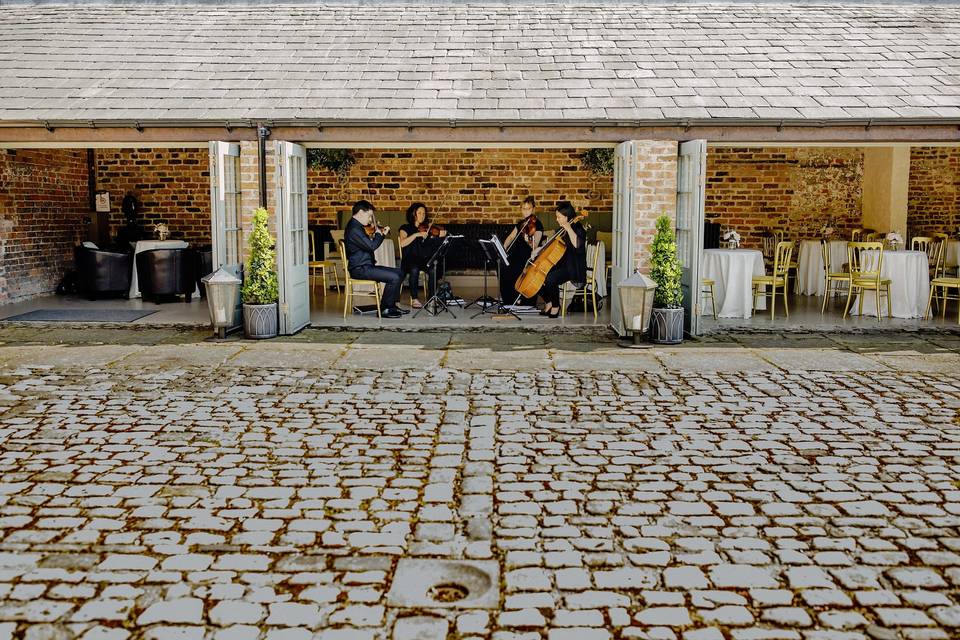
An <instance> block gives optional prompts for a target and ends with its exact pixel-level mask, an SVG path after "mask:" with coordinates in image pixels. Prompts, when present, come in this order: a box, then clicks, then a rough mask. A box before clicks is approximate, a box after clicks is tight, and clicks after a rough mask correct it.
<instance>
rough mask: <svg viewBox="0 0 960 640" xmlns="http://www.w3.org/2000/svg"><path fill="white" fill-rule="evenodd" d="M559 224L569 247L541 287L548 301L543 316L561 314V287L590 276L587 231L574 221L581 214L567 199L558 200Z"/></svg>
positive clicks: (555, 316)
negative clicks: (572, 221)
mask: <svg viewBox="0 0 960 640" xmlns="http://www.w3.org/2000/svg"><path fill="white" fill-rule="evenodd" d="M556 216H557V225H558V226H559V227H560V229H562V230H563V231H564V232H565V233H566V237H565V238H564V239H565V240H566V243H567V245H566V250H565V251H564V254H563V257H562V258H561V259H560V261H559V262H557V264H555V265H554V266H553V268H552V269H551V270H550V272H549V273H548V274H547V277H546V280H544V283H543V287H542V288H541V289H540V296H541V297H542V298H543V301H544V302H545V304H544V307H543V310H542V311H541V312H540V315H542V316H549V317H551V318H557V317H559V316H560V287H561V286H562V285H563V284H564V283H566V282H577V283H581V282H584V281H585V280H586V278H587V230H586V229H584V227H583V225H582V224H580V223H579V222H574V223H572V224H571V222H570V221H571V220H572V219H573V218H575V217H576V216H577V212H576V210H575V209H574V208H573V205H572V204H570V203H569V202H567V201H566V200H561V201H560V202H558V203H557V212H556Z"/></svg>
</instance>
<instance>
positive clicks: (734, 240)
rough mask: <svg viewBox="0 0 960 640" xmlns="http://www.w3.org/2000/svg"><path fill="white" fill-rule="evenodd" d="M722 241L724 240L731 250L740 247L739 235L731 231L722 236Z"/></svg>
mask: <svg viewBox="0 0 960 640" xmlns="http://www.w3.org/2000/svg"><path fill="white" fill-rule="evenodd" d="M723 239H724V240H726V242H727V244H728V245H729V246H730V248H731V249H736V248H737V247H739V246H740V234H739V233H737V232H736V231H734V230H733V229H730V230H729V231H727V232H726V233H725V234H723Z"/></svg>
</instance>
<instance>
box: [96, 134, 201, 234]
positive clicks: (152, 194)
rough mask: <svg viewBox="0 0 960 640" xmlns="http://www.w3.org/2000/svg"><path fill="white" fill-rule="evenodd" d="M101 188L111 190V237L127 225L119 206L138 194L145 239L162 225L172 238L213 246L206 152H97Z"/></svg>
mask: <svg viewBox="0 0 960 640" xmlns="http://www.w3.org/2000/svg"><path fill="white" fill-rule="evenodd" d="M96 154H97V189H98V190H106V191H109V192H110V207H111V212H110V234H111V237H112V238H115V237H116V234H117V232H118V231H119V229H120V227H122V226H123V224H124V218H123V212H122V211H121V210H120V204H121V203H122V202H123V197H124V196H125V195H126V194H127V192H128V191H136V193H137V195H138V198H139V200H140V204H141V206H142V210H141V214H140V223H141V226H142V227H143V232H144V234H145V235H146V236H147V237H151V238H152V237H154V231H153V225H155V224H157V223H159V222H164V223H166V225H167V227H168V228H169V229H170V234H171V237H174V238H181V239H183V240H186V241H187V242H190V243H193V244H209V243H210V165H209V152H208V150H207V149H200V148H191V149H162V148H161V149H97V150H96Z"/></svg>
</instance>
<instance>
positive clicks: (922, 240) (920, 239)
mask: <svg viewBox="0 0 960 640" xmlns="http://www.w3.org/2000/svg"><path fill="white" fill-rule="evenodd" d="M932 244H933V238H932V237H931V236H913V239H912V240H911V241H910V249H911V250H912V251H923V252H925V253H926V254H927V255H930V245H932Z"/></svg>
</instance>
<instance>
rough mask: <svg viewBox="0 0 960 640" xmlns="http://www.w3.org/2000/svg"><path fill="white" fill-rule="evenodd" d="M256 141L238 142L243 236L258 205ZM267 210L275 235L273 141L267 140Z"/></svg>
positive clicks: (258, 181) (246, 253)
mask: <svg viewBox="0 0 960 640" xmlns="http://www.w3.org/2000/svg"><path fill="white" fill-rule="evenodd" d="M257 146H258V145H257V141H255V140H254V141H249V140H247V141H243V142H241V143H240V190H241V195H240V206H241V209H242V211H241V219H242V220H243V232H244V237H246V236H247V235H248V234H249V233H250V229H251V228H252V226H253V212H254V211H255V210H256V209H257V208H258V207H259V206H260V160H259V158H258V153H257ZM266 151H267V153H266V155H267V161H266V165H267V211H269V212H270V216H269V218H268V220H269V224H270V233H272V234H273V235H274V237H276V233H277V221H276V217H275V216H276V190H275V184H274V165H275V160H274V154H273V141H271V140H267V145H266ZM247 256H248V247H247V246H246V242H244V247H243V257H244V261H246V259H247Z"/></svg>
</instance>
